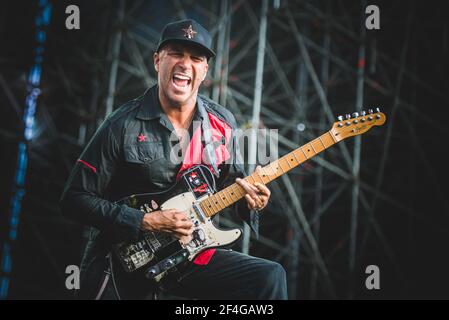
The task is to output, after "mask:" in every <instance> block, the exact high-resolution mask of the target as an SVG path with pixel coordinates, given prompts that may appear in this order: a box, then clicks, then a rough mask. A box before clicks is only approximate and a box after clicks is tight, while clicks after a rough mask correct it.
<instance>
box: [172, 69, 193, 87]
mask: <svg viewBox="0 0 449 320" xmlns="http://www.w3.org/2000/svg"><path fill="white" fill-rule="evenodd" d="M172 81H173V83H174V84H175V85H176V86H177V87H181V88H185V87H188V86H189V85H190V83H191V82H192V79H191V78H190V77H189V76H187V75H185V74H181V73H175V74H174V75H173V78H172Z"/></svg>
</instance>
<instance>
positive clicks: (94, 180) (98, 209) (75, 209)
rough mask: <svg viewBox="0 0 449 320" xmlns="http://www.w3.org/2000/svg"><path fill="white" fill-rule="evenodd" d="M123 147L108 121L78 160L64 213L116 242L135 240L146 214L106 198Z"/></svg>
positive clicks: (63, 202)
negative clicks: (107, 232) (114, 238)
mask: <svg viewBox="0 0 449 320" xmlns="http://www.w3.org/2000/svg"><path fill="white" fill-rule="evenodd" d="M120 154H121V148H120V144H119V143H118V141H117V139H116V137H115V136H114V133H113V131H112V128H111V123H110V122H109V121H108V120H105V121H104V122H103V124H102V125H101V126H100V128H99V129H98V130H97V132H96V133H95V135H94V136H93V137H92V139H91V140H90V142H89V144H88V145H87V147H86V148H85V149H84V151H83V152H82V154H81V156H80V158H79V159H78V160H77V162H76V164H75V167H74V168H73V170H72V172H71V174H70V177H69V179H68V181H67V183H66V185H65V188H64V192H63V194H62V197H61V201H60V206H61V210H62V214H63V215H64V216H65V217H67V218H69V219H72V220H74V221H77V222H80V223H82V224H85V225H90V226H93V227H95V228H97V229H99V230H104V231H109V232H111V233H112V234H113V235H114V236H115V237H116V238H117V239H121V240H135V239H137V236H138V234H139V230H140V227H141V224H142V219H143V216H144V213H143V212H141V211H140V210H137V209H133V208H130V207H128V206H125V205H117V204H115V203H113V202H111V201H109V200H106V199H105V191H106V188H107V187H108V184H109V182H110V181H111V179H112V177H113V175H114V173H115V172H116V170H117V167H118V165H119V161H120V160H119V159H120Z"/></svg>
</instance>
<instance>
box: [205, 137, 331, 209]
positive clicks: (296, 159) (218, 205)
mask: <svg viewBox="0 0 449 320" xmlns="http://www.w3.org/2000/svg"><path fill="white" fill-rule="evenodd" d="M336 142H337V140H336V139H335V137H334V136H333V135H332V133H331V132H330V131H328V132H326V133H325V134H323V135H321V136H319V137H318V138H316V139H314V140H312V141H310V142H308V143H306V144H305V145H303V146H302V147H299V148H298V149H296V150H293V151H292V152H290V153H288V154H286V155H285V156H283V157H281V158H279V159H278V160H276V161H273V162H271V163H270V164H268V165H266V166H265V167H262V170H261V171H260V172H259V173H257V172H253V173H252V174H251V175H249V176H248V177H246V178H244V179H245V180H246V181H247V182H249V183H251V184H254V183H255V182H259V183H262V184H267V183H269V182H271V181H273V180H274V179H276V178H278V177H280V176H281V175H283V174H284V173H287V172H288V171H290V170H291V169H293V168H295V167H297V166H299V165H300V164H301V163H303V162H306V161H307V160H309V159H310V158H313V157H314V156H315V155H317V154H318V153H320V152H322V151H324V150H326V149H327V148H329V147H330V146H332V145H334V144H335V143H336ZM245 194H246V192H245V190H244V189H243V188H242V187H240V185H238V184H237V183H233V184H231V185H229V186H228V187H226V188H224V189H223V190H221V191H220V192H217V193H215V194H214V195H212V196H210V197H208V198H207V199H204V200H203V201H201V203H200V207H201V209H202V210H203V212H204V214H205V215H206V216H208V217H212V216H214V215H215V214H217V213H219V212H220V211H222V210H223V209H224V208H226V207H229V206H230V205H232V204H234V203H235V202H237V201H238V200H240V199H241V198H243V197H244V196H245Z"/></svg>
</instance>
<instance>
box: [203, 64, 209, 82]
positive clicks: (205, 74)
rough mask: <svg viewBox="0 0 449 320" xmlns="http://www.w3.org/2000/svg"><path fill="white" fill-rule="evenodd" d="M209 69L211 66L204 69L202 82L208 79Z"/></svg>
mask: <svg viewBox="0 0 449 320" xmlns="http://www.w3.org/2000/svg"><path fill="white" fill-rule="evenodd" d="M208 69H209V64H206V67H205V69H204V75H203V79H202V80H201V81H204V79H206V76H207V70H208Z"/></svg>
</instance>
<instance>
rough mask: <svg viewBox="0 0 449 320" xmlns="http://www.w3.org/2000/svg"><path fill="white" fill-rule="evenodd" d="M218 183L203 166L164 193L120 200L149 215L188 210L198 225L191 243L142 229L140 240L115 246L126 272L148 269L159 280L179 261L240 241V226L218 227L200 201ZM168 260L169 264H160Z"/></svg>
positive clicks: (145, 271)
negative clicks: (203, 210)
mask: <svg viewBox="0 0 449 320" xmlns="http://www.w3.org/2000/svg"><path fill="white" fill-rule="evenodd" d="M214 186H215V180H214V176H213V174H212V173H211V172H210V170H209V169H208V168H207V167H206V166H202V165H199V166H195V167H192V168H190V169H189V170H188V171H186V172H185V173H184V174H183V175H182V177H181V179H179V181H178V183H177V184H175V185H174V186H172V187H171V188H170V189H168V190H166V191H164V192H160V193H145V194H137V195H131V196H129V197H126V198H124V199H121V200H120V201H118V202H116V203H117V204H125V205H127V206H129V207H132V208H135V209H139V210H141V211H143V212H145V213H149V214H151V212H153V211H157V210H166V209H177V210H179V211H184V212H186V213H187V214H188V215H189V217H190V219H191V221H192V223H193V224H194V231H193V235H192V240H191V241H190V242H188V243H182V242H181V241H179V240H178V239H176V238H175V237H173V236H172V235H171V234H169V233H166V232H151V231H142V232H141V234H140V235H139V239H138V240H137V241H136V242H123V243H119V244H117V245H115V246H114V250H113V251H114V261H117V262H119V264H120V266H121V268H122V270H123V271H125V272H126V273H137V271H139V272H138V273H141V272H144V273H146V276H147V277H150V278H153V279H154V280H155V281H159V280H161V279H162V278H163V276H164V275H165V274H166V271H168V270H169V269H171V268H172V267H174V266H175V265H176V264H179V263H180V262H182V261H187V260H190V261H191V260H193V259H194V258H195V257H196V256H197V255H198V254H199V253H201V252H202V251H204V250H206V249H209V248H214V247H222V246H227V245H230V244H232V243H234V242H235V241H237V240H238V239H239V238H240V236H241V234H242V231H241V230H240V229H231V230H221V229H219V228H217V227H216V226H215V225H214V224H213V222H212V219H211V218H209V217H207V216H206V215H204V213H203V212H202V211H201V208H200V206H198V203H199V202H201V201H202V200H204V199H206V198H207V197H209V196H211V195H212V194H213V193H214V189H215V188H214ZM167 259H168V260H167ZM164 261H166V264H167V263H168V265H166V264H165V265H162V266H161V265H159V266H157V264H158V263H159V264H160V262H164ZM170 264H171V265H170ZM152 267H153V269H152ZM161 268H162V269H164V270H161ZM148 270H153V272H154V273H155V276H154V277H151V274H150V275H148V274H147V273H148Z"/></svg>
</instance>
